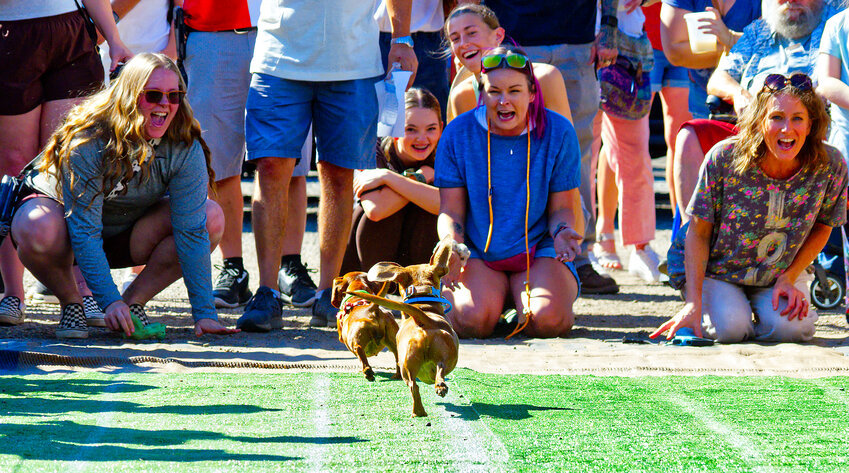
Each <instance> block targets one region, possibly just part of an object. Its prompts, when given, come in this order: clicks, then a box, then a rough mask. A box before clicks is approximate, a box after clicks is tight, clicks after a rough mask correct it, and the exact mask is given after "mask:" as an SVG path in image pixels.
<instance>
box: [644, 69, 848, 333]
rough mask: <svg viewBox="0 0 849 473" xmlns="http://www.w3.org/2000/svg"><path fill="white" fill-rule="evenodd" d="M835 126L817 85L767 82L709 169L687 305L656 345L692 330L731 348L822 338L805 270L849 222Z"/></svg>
mask: <svg viewBox="0 0 849 473" xmlns="http://www.w3.org/2000/svg"><path fill="white" fill-rule="evenodd" d="M829 122H830V119H829V117H828V114H827V113H826V110H825V104H824V103H823V101H822V99H820V98H819V97H818V96H817V95H816V94H815V93H814V91H813V84H812V82H811V78H810V77H808V76H807V75H805V74H802V73H796V74H793V75H791V76H790V77H786V76H784V75H782V74H771V75H769V76H767V77H766V79H765V80H764V86H763V89H761V91H760V92H759V93H758V95H757V99H756V101H755V102H754V103H753V104H752V105H750V106H749V107H747V108H746V111H745V112H744V114H743V116H742V117H741V119H740V123H739V125H740V133H739V134H738V135H737V136H736V137H734V138H730V139H728V140H726V141H723V142H720V143H718V144H716V145H715V146H714V147H713V149H712V150H711V151H710V153H709V154H708V156H707V158H706V161H705V163H704V164H703V165H702V169H701V172H700V176H699V184H698V186H697V188H696V193H695V194H694V195H693V199H692V201H690V205H689V208H688V209H687V212H688V213H689V214H690V216H691V218H690V223H689V229H688V230H687V234H686V243H685V249H684V266H685V273H686V290H685V298H686V301H687V303H686V305H685V306H684V308H683V309H681V310H680V311H679V312H678V313H677V314H676V315H675V316H674V317H673V318H672V319H670V320H669V321H667V322H666V323H664V324H663V325H661V326H660V328H658V329H657V330H656V331H655V332H654V333H653V334H652V335H651V337H657V336H659V335H660V334H661V333H663V332H665V331H668V335H667V338H672V337H673V336H674V335H675V332H676V331H678V330H679V329H681V328H685V327H686V328H690V329H692V331H693V332H694V333H695V334H696V335H697V336H699V337H701V336H702V331H703V330H704V332H705V334H706V335H707V336H709V337H711V338H715V339H716V340H717V341H719V342H722V343H734V342H740V341H744V340H750V339H753V340H757V341H768V342H801V341H808V340H810V339H811V338H812V337H813V336H814V332H815V331H816V326H815V322H816V320H817V313H816V312H814V311H813V310H811V309H810V306H809V304H808V301H807V299H806V297H805V294H806V293H807V292H808V289H807V285H806V284H805V283H806V282H807V281H806V279H807V278H806V275H805V268H807V267H808V265H810V264H811V261H813V259H814V258H816V256H817V254H819V252H820V251H821V250H822V248H823V246H824V245H825V243H826V241H827V240H828V237H829V235H831V230H832V228H833V227H836V226H838V225H842V224H843V223H845V222H846V182H847V177H846V163H845V162H844V161H843V157H842V156H841V154H840V152H839V151H837V150H836V149H835V148H832V147H831V146H828V145H826V144H825V143H823V140H824V139H825V137H826V133H827V130H828V125H829ZM671 260H672V258H670V261H671Z"/></svg>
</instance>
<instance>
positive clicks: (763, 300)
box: [702, 273, 818, 343]
mask: <svg viewBox="0 0 849 473" xmlns="http://www.w3.org/2000/svg"><path fill="white" fill-rule="evenodd" d="M810 280H811V277H810V275H808V274H807V273H803V274H802V275H801V276H799V279H798V280H797V281H796V284H795V286H796V288H797V289H799V290H800V291H802V292H803V293H805V294H806V299H807V294H808V292H809V291H808V283H809V282H810ZM786 306H787V299H784V298H782V299H781V300H780V301H779V304H778V310H773V308H772V287H763V288H757V287H749V286H738V285H736V284H731V283H727V282H724V281H718V280H716V279H710V278H707V277H706V278H705V282H704V284H703V285H702V311H703V312H704V319H703V321H702V327H703V328H704V331H705V336H707V337H711V338H715V339H716V340H717V341H718V342H720V343H735V342H742V341H744V340H757V341H762V342H806V341H808V340H810V339H811V338H813V336H814V332H815V331H816V327H815V326H814V324H815V323H816V321H817V317H818V315H817V313H816V311H815V310H813V309H811V308H808V316H807V317H805V318H803V319H802V320H798V319H795V318H794V319H793V320H787V316H782V315H781V311H782V310H784V308H785V307H786Z"/></svg>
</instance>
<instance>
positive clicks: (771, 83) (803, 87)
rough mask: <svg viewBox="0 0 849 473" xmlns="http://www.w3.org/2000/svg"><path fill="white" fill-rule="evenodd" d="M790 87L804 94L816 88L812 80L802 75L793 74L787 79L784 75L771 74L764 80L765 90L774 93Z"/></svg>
mask: <svg viewBox="0 0 849 473" xmlns="http://www.w3.org/2000/svg"><path fill="white" fill-rule="evenodd" d="M788 85H789V86H792V87H795V88H796V89H798V90H800V91H803V92H806V91H809V90H811V89H813V88H814V84H813V82H811V78H810V77H808V76H807V75H805V74H801V73H796V74H793V75H792V76H790V77H785V76H784V75H783V74H770V75H768V76H766V79H764V88H766V89H769V90H771V91H773V92H778V91H779V90H781V89H783V88H785V87H787V86H788Z"/></svg>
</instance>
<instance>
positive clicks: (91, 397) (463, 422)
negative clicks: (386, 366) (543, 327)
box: [0, 370, 849, 473]
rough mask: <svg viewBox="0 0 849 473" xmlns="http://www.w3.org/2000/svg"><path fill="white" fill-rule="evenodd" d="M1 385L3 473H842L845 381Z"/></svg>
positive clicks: (137, 377)
mask: <svg viewBox="0 0 849 473" xmlns="http://www.w3.org/2000/svg"><path fill="white" fill-rule="evenodd" d="M448 384H449V387H450V392H449V395H448V397H447V398H445V399H442V398H439V397H437V396H436V395H435V393H434V392H433V389H432V387H431V386H429V385H424V384H422V383H419V386H420V389H421V393H422V399H423V401H424V404H425V409H426V410H427V411H428V414H430V415H429V417H426V418H416V419H412V418H410V413H411V410H412V401H411V399H410V395H409V391H408V389H407V387H406V386H405V385H404V384H403V383H402V382H400V381H394V380H389V379H388V374H383V373H381V374H379V375H378V380H377V381H376V382H374V383H369V382H367V381H366V380H365V379H364V378H363V377H362V376H361V375H358V374H335V373H285V374H268V373H251V374H230V373H226V374H222V373H189V374H143V373H120V374H104V373H65V374H50V375H27V376H0V441H2V445H3V448H2V449H0V471H4V472H7V471H21V472H30V471H104V470H109V471H133V472H136V471H163V472H168V473H176V472H184V471H204V472H206V471H214V470H228V471H234V470H239V471H251V472H252V473H253V472H259V471H281V470H283V471H307V470H313V471H369V472H371V471H411V470H426V471H469V470H479V471H635V470H638V471H670V470H686V471H694V470H696V471H698V470H702V471H708V470H709V471H715V470H721V471H752V470H765V471H775V470H789V471H805V470H807V471H834V470H841V469H844V468H845V467H846V465H847V464H849V448H847V443H849V434H847V431H849V429H847V426H849V408H847V406H849V392H847V391H846V389H847V388H849V380H847V379H846V378H829V379H819V380H798V379H789V378H764V377H758V378H734V377H643V378H612V377H589V376H529V375H510V376H505V375H486V374H480V373H476V372H473V371H470V370H458V371H456V372H454V373H453V374H452V375H451V376H450V377H449V379H448Z"/></svg>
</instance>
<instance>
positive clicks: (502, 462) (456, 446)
mask: <svg viewBox="0 0 849 473" xmlns="http://www.w3.org/2000/svg"><path fill="white" fill-rule="evenodd" d="M428 387H429V386H428ZM453 387H454V388H455V389H449V390H448V396H447V397H446V398H445V400H446V401H448V402H450V403H452V404H454V405H455V406H464V407H466V408H468V409H471V410H472V411H474V412H475V414H477V417H478V418H477V421H467V420H465V419H463V418H462V417H460V416H459V415H456V414H454V413H452V412H449V411H448V410H447V409H445V408H444V407H443V408H442V414H443V415H442V420H443V422H444V424H445V430H446V432H447V433H448V435H449V436H450V437H451V438H450V440H449V442H450V444H451V447H452V451H451V452H449V454H448V458H449V459H450V460H452V466H456V467H457V471H462V472H467V471H482V472H492V471H507V470H508V469H510V468H509V465H510V455H509V454H508V453H507V449H506V448H505V447H504V444H503V443H501V439H499V438H498V436H497V435H495V433H494V432H493V431H492V430H490V428H489V426H488V425H486V423H485V422H484V421H483V420H481V419H480V414H479V413H478V412H477V411H475V409H474V407H473V406H471V405H470V404H469V403H468V402H465V401H464V400H462V399H460V398H458V397H457V395H456V394H455V391H456V385H455V386H453Z"/></svg>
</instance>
